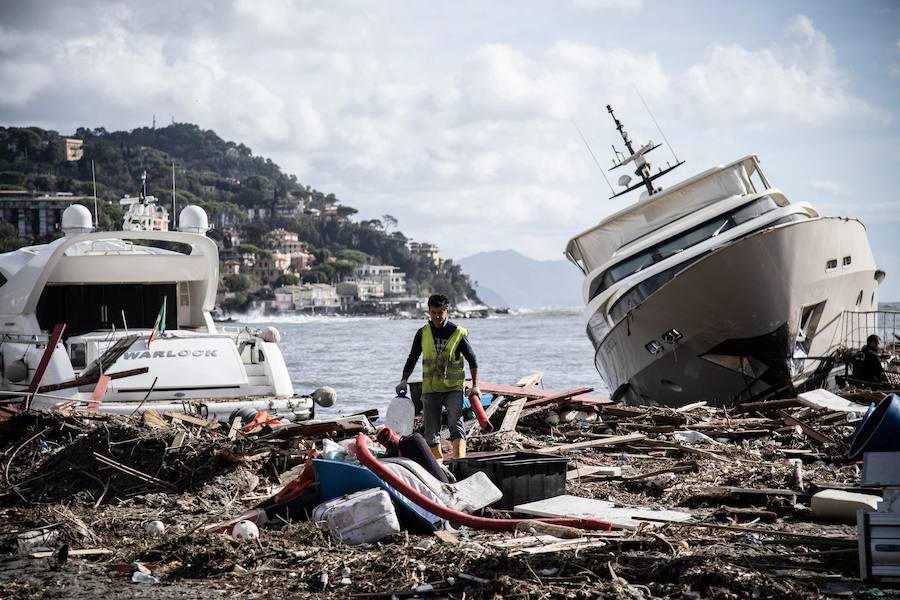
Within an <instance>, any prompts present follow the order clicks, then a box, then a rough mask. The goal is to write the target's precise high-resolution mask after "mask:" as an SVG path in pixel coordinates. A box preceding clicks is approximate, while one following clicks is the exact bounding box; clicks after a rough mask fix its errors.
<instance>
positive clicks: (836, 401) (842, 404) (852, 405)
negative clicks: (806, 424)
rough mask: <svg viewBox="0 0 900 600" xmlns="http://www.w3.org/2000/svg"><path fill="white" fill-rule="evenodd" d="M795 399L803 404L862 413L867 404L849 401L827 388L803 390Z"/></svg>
mask: <svg viewBox="0 0 900 600" xmlns="http://www.w3.org/2000/svg"><path fill="white" fill-rule="evenodd" d="M797 400H799V401H800V402H802V403H803V405H804V406H809V407H811V408H821V409H825V410H832V411H837V412H852V413H859V414H863V413H865V412H866V409H867V408H868V406H867V405H865V404H857V403H856V402H851V401H850V400H847V399H846V398H841V397H840V396H838V395H837V394H832V393H831V392H829V391H828V390H810V391H808V392H803V393H802V394H800V395H799V396H797Z"/></svg>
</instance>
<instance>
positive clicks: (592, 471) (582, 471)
mask: <svg viewBox="0 0 900 600" xmlns="http://www.w3.org/2000/svg"><path fill="white" fill-rule="evenodd" d="M621 474H622V467H594V466H591V465H578V466H577V467H575V468H574V469H570V470H568V471H566V481H572V480H573V479H580V478H582V477H588V476H591V475H594V476H606V477H618V476H620V475H621Z"/></svg>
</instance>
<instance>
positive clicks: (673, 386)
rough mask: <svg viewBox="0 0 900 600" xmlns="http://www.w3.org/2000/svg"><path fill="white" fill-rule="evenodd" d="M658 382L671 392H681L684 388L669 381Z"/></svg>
mask: <svg viewBox="0 0 900 600" xmlns="http://www.w3.org/2000/svg"><path fill="white" fill-rule="evenodd" d="M659 382H660V383H661V384H662V385H663V386H664V387H666V388H668V389H670V390H672V391H673V392H683V391H684V388H682V387H681V386H680V385H678V384H677V383H675V382H674V381H672V380H671V379H660V380H659Z"/></svg>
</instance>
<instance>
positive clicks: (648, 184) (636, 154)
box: [606, 104, 684, 199]
mask: <svg viewBox="0 0 900 600" xmlns="http://www.w3.org/2000/svg"><path fill="white" fill-rule="evenodd" d="M606 110H607V111H609V115H610V116H611V117H612V120H613V123H615V124H616V129H617V130H618V131H619V135H621V136H622V140H623V141H624V142H625V148H626V149H627V150H628V153H629V154H628V156H626V157H625V158H624V159H620V160H619V162H618V163H616V164H614V165H613V166H612V169H618V168H619V167H622V166H624V165H627V164H628V163H630V162H633V163H634V166H635V167H636V168H635V170H634V174H635V175H637V176H639V177H640V178H641V181H640V182H638V183H635V184H634V185H631V186H629V187H627V188H625V189H624V190H622V191H621V192H619V193H617V194H613V195H612V196H611V198H610V199H612V198H616V197H617V196H621V195H622V194H627V193H628V192H631V191H633V190H636V189H638V188H640V187H645V188H647V195H648V196H652V195H653V194H655V193H656V192H658V191H659V188H654V187H653V180H654V179H656V178H658V177H662V176H663V175H665V174H666V173H668V172H669V171H671V170H673V169H675V168H677V167H680V166H681V165H683V164H684V161H683V160H682V161H678V162H676V163H675V164H674V165H671V166H668V165H667V166H666V168H665V169H660V170H659V171H657V172H656V173H652V172H651V170H650V163H649V162H647V159H646V158H645V155H646V154H647V153H649V152H651V151H653V150H656V149H657V148H659V146H660V144H654V143H653V142H649V143H647V144H646V145H645V146H643V147H641V148H639V149H637V150H635V149H634V145H633V144H632V142H631V140H630V139H629V138H628V132H627V131H625V127H624V125H622V122H621V121H619V119H617V118H616V115H615V113H614V112H613V109H612V106H610V105H609V104H607V105H606ZM613 151H614V152H615V148H613ZM616 155H617V156H616V158H618V152H616ZM676 160H677V159H676ZM612 169H610V171H612ZM619 181H620V183H621V185H628V183H629V182H630V178H629V177H628V176H624V175H623V176H622V177H621V178H620V179H619Z"/></svg>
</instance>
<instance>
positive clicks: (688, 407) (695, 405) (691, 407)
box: [675, 400, 706, 413]
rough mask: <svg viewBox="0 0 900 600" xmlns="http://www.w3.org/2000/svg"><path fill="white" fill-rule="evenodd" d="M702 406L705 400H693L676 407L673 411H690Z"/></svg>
mask: <svg viewBox="0 0 900 600" xmlns="http://www.w3.org/2000/svg"><path fill="white" fill-rule="evenodd" d="M704 406H706V400H702V401H700V402H694V403H693V404H685V405H684V406H682V407H680V408H676V409H675V412H677V413H686V412H691V411H692V410H694V409H695V408H702V407H704Z"/></svg>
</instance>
